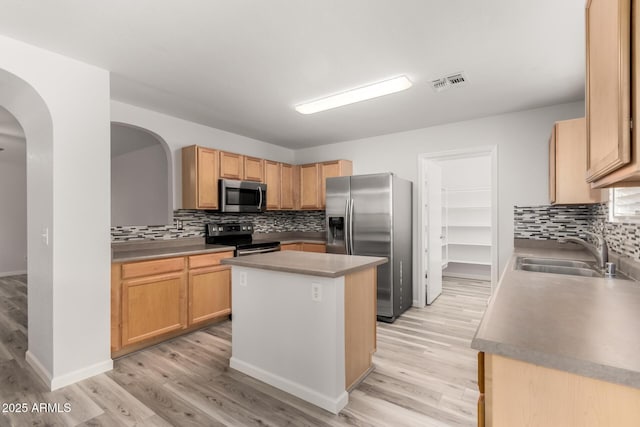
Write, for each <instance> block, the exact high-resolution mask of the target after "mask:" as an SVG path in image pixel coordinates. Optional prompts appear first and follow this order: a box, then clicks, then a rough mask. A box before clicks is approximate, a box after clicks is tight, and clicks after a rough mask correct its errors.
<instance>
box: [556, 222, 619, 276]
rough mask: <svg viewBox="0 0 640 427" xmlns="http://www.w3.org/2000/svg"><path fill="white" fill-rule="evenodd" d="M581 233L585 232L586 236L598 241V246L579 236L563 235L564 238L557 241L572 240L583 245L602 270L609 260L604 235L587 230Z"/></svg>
mask: <svg viewBox="0 0 640 427" xmlns="http://www.w3.org/2000/svg"><path fill="white" fill-rule="evenodd" d="M582 233H583V234H586V235H587V236H591V237H593V238H595V239H596V240H597V241H598V246H599V247H598V246H596V245H592V244H591V243H589V242H587V241H585V240H583V239H581V238H579V237H564V238H560V239H558V242H560V243H566V242H574V243H578V244H580V245H582V246H584V247H585V248H587V250H588V251H589V252H591V253H592V254H593V256H594V257H596V261H597V263H598V267H600V268H601V269H602V270H604V268H605V266H606V264H607V261H609V251H608V249H607V242H605V240H604V237H602V236H601V235H599V234H595V233H590V232H588V231H583V232H582Z"/></svg>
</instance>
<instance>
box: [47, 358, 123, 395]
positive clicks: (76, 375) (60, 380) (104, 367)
mask: <svg viewBox="0 0 640 427" xmlns="http://www.w3.org/2000/svg"><path fill="white" fill-rule="evenodd" d="M112 369H113V360H111V359H108V360H105V361H104V362H99V363H95V364H93V365H91V366H87V367H86V368H81V369H78V370H76V371H73V372H69V373H68V374H64V375H59V376H57V377H53V378H52V379H51V386H50V387H51V391H53V390H56V389H59V388H61V387H64V386H67V385H70V384H74V383H77V382H78V381H82V380H84V379H86V378H90V377H93V376H95V375H98V374H102V373H104V372H109V371H110V370H112Z"/></svg>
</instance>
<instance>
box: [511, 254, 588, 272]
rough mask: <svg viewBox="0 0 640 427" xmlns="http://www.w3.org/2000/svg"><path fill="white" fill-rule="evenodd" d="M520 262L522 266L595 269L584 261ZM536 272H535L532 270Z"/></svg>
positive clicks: (537, 260)
mask: <svg viewBox="0 0 640 427" xmlns="http://www.w3.org/2000/svg"><path fill="white" fill-rule="evenodd" d="M518 261H519V262H520V263H521V264H534V265H543V266H558V267H576V268H589V269H593V267H592V266H591V265H589V264H588V263H586V262H584V261H573V260H570V259H555V258H531V257H520V258H518ZM531 271H535V270H531Z"/></svg>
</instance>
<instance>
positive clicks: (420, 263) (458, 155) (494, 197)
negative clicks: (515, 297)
mask: <svg viewBox="0 0 640 427" xmlns="http://www.w3.org/2000/svg"><path fill="white" fill-rule="evenodd" d="M485 155H488V156H490V157H491V290H492V292H493V289H494V288H495V286H496V284H497V283H498V257H499V253H500V251H499V248H498V245H499V240H498V212H499V205H498V201H499V200H498V146H497V145H493V146H480V147H473V148H463V149H457V150H448V151H439V152H435V153H421V154H418V179H419V181H418V212H417V214H418V230H420V232H419V233H418V242H417V243H418V244H417V248H418V251H419V250H420V248H421V247H422V245H423V243H424V242H423V240H424V232H423V230H424V227H425V225H426V224H425V223H424V215H423V209H424V205H425V203H426V200H424V190H425V188H424V185H425V183H424V176H425V172H426V168H427V161H428V160H439V161H442V160H454V159H463V158H469V157H479V156H485ZM416 265H417V275H416V276H417V277H416V279H417V280H415V283H416V286H417V289H416V287H414V293H413V294H414V295H415V297H414V299H413V306H414V307H419V308H422V307H424V306H425V305H426V287H425V286H424V278H423V277H422V276H423V275H424V274H423V272H424V271H425V267H426V266H425V259H424V256H423V254H422V253H420V254H419V256H418V259H417V262H416Z"/></svg>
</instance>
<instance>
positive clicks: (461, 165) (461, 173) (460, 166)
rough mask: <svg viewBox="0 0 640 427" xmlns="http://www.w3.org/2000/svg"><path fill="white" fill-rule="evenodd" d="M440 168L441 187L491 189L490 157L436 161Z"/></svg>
mask: <svg viewBox="0 0 640 427" xmlns="http://www.w3.org/2000/svg"><path fill="white" fill-rule="evenodd" d="M438 164H439V165H440V167H442V187H444V188H446V189H464V188H478V187H487V188H488V187H491V156H490V155H488V154H487V155H484V156H474V157H466V158H462V159H448V160H440V161H438Z"/></svg>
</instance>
